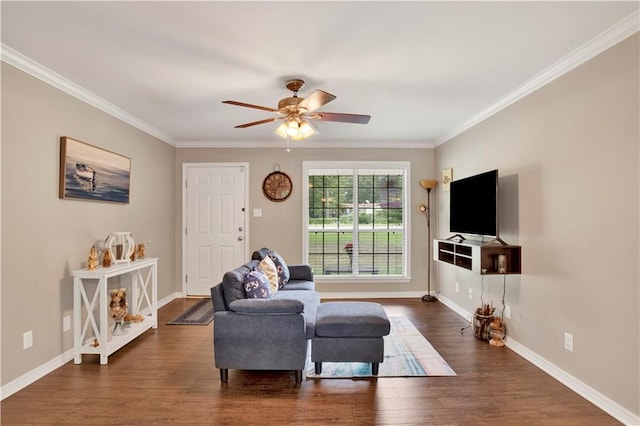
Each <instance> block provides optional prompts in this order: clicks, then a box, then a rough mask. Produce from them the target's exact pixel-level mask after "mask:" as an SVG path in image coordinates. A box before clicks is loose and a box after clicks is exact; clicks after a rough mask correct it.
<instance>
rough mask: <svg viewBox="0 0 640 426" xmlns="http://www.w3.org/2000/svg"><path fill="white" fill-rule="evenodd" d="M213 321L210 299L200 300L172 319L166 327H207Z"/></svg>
mask: <svg viewBox="0 0 640 426" xmlns="http://www.w3.org/2000/svg"><path fill="white" fill-rule="evenodd" d="M212 320H213V304H212V303H211V299H210V298H206V299H202V300H199V301H198V302H196V303H195V304H193V305H192V306H191V307H190V308H189V309H187V310H186V311H184V312H183V313H181V314H180V315H178V316H177V317H175V318H174V319H172V320H171V321H169V322H168V323H167V325H207V324H209V323H210V322H211V321H212Z"/></svg>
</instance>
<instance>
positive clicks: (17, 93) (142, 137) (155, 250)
mask: <svg viewBox="0 0 640 426" xmlns="http://www.w3.org/2000/svg"><path fill="white" fill-rule="evenodd" d="M60 136H70V137H73V138H76V139H79V140H82V141H84V142H87V143H90V144H92V145H96V146H99V147H101V148H104V149H107V150H110V151H114V152H117V153H119V154H122V155H125V156H127V157H129V158H131V188H130V191H131V192H130V204H129V205H121V204H109V203H98V202H88V201H71V200H61V199H59V198H58V161H59V138H60ZM174 157H175V148H173V147H172V146H170V145H167V144H165V143H163V142H161V141H159V140H157V139H155V138H153V137H151V136H148V135H147V134H145V133H143V132H141V131H139V130H137V129H134V128H133V127H131V126H129V125H127V124H125V123H123V122H121V121H120V120H117V119H115V118H113V117H112V116H110V115H108V114H106V113H104V112H101V111H99V110H97V109H96V108H94V107H91V106H89V105H88V104H86V103H84V102H81V101H80V100H78V99H76V98H73V97H71V96H69V95H67V94H65V93H63V92H61V91H59V90H57V89H55V88H53V87H51V86H49V85H47V84H45V83H43V82H42V81H40V80H37V79H35V78H33V77H31V76H29V75H28V74H25V73H23V72H21V71H19V70H17V69H15V68H13V67H12V66H10V65H7V64H5V63H3V64H2V234H1V235H2V297H1V301H2V322H1V325H2V370H1V371H2V378H1V381H2V385H5V384H7V383H8V382H10V381H11V380H13V379H16V378H17V377H19V376H22V375H24V374H26V373H27V372H29V371H31V370H32V369H35V368H37V367H40V366H42V365H43V364H45V363H47V362H50V361H52V360H54V359H55V358H57V357H59V356H61V355H62V354H63V353H64V352H65V351H68V350H70V349H72V347H73V333H72V331H68V332H65V333H63V332H62V318H63V316H65V315H72V312H73V280H72V278H71V271H72V270H74V269H80V268H81V267H83V266H84V264H85V262H86V260H87V256H88V253H89V248H90V247H91V245H92V244H93V243H94V242H95V241H96V240H98V239H102V238H105V237H106V236H107V234H108V233H109V232H112V231H131V232H132V233H133V235H134V237H135V238H136V239H138V240H139V241H144V242H147V241H148V240H151V241H152V245H151V246H149V247H148V254H149V256H153V257H158V258H159V259H160V260H159V264H158V292H159V296H160V297H161V298H162V297H167V296H169V295H172V294H173V293H174V292H175V291H176V290H177V288H176V284H175V281H174V280H173V277H174V276H175V271H174V260H175V256H174V243H175V241H174V232H173V231H174V229H173V227H174V223H175V218H174V204H175V200H174V194H175V192H176V191H175V188H174V184H175V176H174V172H173V170H174V168H173V164H174ZM30 330H32V331H33V343H34V344H33V347H32V348H30V349H27V350H23V349H22V336H23V333H25V332H27V331H30Z"/></svg>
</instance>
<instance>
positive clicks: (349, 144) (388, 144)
mask: <svg viewBox="0 0 640 426" xmlns="http://www.w3.org/2000/svg"><path fill="white" fill-rule="evenodd" d="M175 147H176V148H246V149H253V148H273V149H286V148H287V142H286V141H285V140H284V139H280V140H254V141H206V140H205V141H177V142H176V143H175ZM289 147H290V148H291V149H300V148H329V149H336V148H375V149H381V148H389V149H399V148H409V149H411V148H418V149H424V148H434V146H433V143H432V142H428V141H354V140H345V141H323V140H313V139H310V140H305V141H291V142H289Z"/></svg>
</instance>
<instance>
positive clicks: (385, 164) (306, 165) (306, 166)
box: [302, 161, 412, 283]
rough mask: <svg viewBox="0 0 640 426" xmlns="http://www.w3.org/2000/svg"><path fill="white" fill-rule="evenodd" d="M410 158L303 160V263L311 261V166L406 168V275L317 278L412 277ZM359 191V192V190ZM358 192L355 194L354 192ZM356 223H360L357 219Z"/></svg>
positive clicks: (396, 279) (324, 278)
mask: <svg viewBox="0 0 640 426" xmlns="http://www.w3.org/2000/svg"><path fill="white" fill-rule="evenodd" d="M410 164H411V163H410V162H409V161H303V163H302V182H303V185H304V187H305V189H304V191H302V203H303V206H302V228H303V229H302V240H303V241H302V258H303V261H304V263H309V249H308V248H309V190H308V188H307V185H308V182H309V170H315V169H327V170H330V169H354V170H355V169H358V170H360V169H396V170H404V172H405V183H404V186H403V190H404V193H403V199H404V200H405V202H404V205H403V224H404V235H405V240H404V247H403V251H404V262H405V268H404V270H405V274H404V275H357V276H353V275H316V276H315V277H314V280H316V281H319V282H322V281H325V282H332V281H340V282H345V281H348V282H350V283H371V282H374V281H384V282H389V283H408V282H410V280H411V253H410V250H409V248H410V247H411V223H410V222H411V216H410V214H409V208H410V206H411V205H412V204H411V189H410V184H409V183H410V182H411V167H410ZM356 195H357V194H356ZM354 196H355V195H354ZM355 222H356V223H355V224H354V227H355V226H357V219H355Z"/></svg>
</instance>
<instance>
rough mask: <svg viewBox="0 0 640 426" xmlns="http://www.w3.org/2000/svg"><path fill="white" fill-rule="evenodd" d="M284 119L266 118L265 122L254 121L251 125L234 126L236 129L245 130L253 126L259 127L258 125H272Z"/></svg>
mask: <svg viewBox="0 0 640 426" xmlns="http://www.w3.org/2000/svg"><path fill="white" fill-rule="evenodd" d="M283 118H284V117H272V118H265V119H264V120H258V121H252V122H251V123H244V124H238V125H237V126H233V127H234V129H244V128H247V127H251V126H257V125H258V124H265V123H271V122H272V121H276V120H282V119H283Z"/></svg>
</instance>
